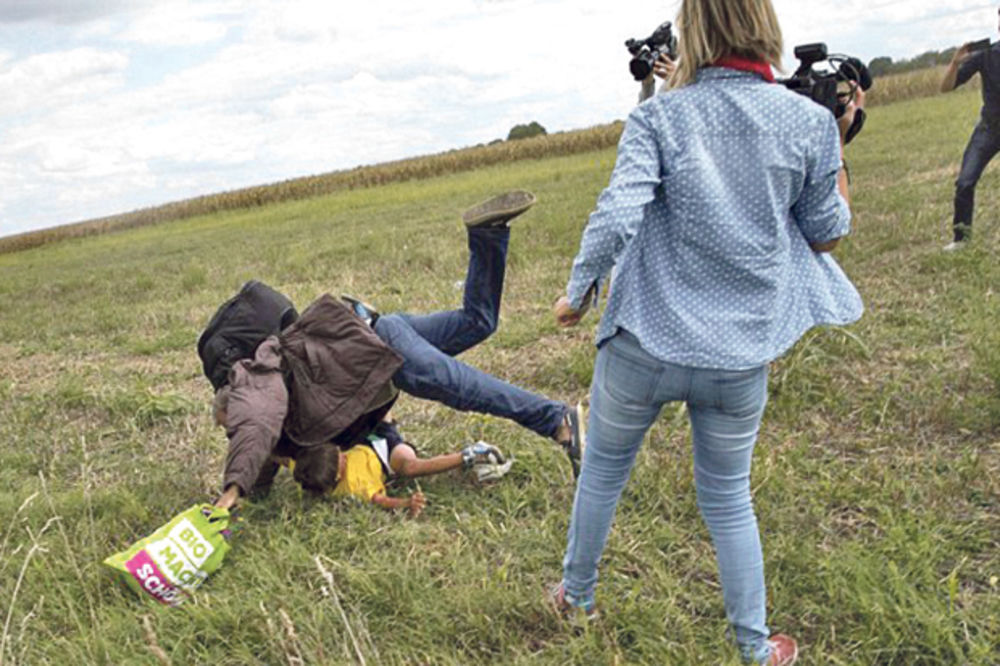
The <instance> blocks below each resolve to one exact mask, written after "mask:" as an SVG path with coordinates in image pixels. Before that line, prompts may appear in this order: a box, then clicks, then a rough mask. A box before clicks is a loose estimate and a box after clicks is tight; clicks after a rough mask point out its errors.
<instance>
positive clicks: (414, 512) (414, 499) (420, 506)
mask: <svg viewBox="0 0 1000 666" xmlns="http://www.w3.org/2000/svg"><path fill="white" fill-rule="evenodd" d="M426 506H427V498H426V497H424V493H423V491H420V490H418V491H417V492H415V493H413V494H412V495H410V518H416V517H417V516H419V515H420V514H421V513H423V510H424V507H426Z"/></svg>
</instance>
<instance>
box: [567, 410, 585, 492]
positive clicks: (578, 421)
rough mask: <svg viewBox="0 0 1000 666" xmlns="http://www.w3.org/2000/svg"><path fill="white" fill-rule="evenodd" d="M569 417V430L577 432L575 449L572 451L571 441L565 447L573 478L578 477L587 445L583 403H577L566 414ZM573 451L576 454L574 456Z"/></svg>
mask: <svg viewBox="0 0 1000 666" xmlns="http://www.w3.org/2000/svg"><path fill="white" fill-rule="evenodd" d="M567 417H568V419H569V427H570V430H571V431H573V432H575V433H576V434H577V437H576V451H573V444H572V441H571V442H570V445H569V446H568V447H567V448H566V455H568V456H569V462H570V464H571V465H572V466H573V478H574V479H578V478H580V467H581V465H583V451H584V449H585V448H586V446H587V430H586V425H585V424H586V420H585V419H584V415H583V405H581V404H580V403H577V405H576V407H573V408H572V409H571V410H570V411H569V414H567ZM574 453H575V454H576V455H575V456H574Z"/></svg>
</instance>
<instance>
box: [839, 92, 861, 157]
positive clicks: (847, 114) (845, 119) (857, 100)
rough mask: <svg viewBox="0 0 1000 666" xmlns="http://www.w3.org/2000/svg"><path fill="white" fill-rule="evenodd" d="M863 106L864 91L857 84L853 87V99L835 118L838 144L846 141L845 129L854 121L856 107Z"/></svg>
mask: <svg viewBox="0 0 1000 666" xmlns="http://www.w3.org/2000/svg"><path fill="white" fill-rule="evenodd" d="M863 108H865V91H864V90H862V89H861V86H858V87H856V88H855V89H854V99H853V100H851V101H850V102H848V103H847V107H846V108H845V109H844V113H843V115H841V116H840V118H837V127H838V128H839V129H840V145H841V146H843V145H844V144H845V143H847V130H849V129H850V128H851V124H852V123H854V116H856V115H857V113H858V109H863Z"/></svg>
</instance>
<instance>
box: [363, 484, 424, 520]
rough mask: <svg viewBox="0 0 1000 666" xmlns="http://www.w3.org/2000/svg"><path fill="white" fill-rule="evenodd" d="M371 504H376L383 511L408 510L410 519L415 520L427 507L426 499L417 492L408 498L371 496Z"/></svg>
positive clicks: (379, 494)
mask: <svg viewBox="0 0 1000 666" xmlns="http://www.w3.org/2000/svg"><path fill="white" fill-rule="evenodd" d="M372 504H377V505H378V506H380V507H382V508H383V509H389V510H392V509H409V510H410V517H412V518H416V517H417V516H419V515H420V512H422V511H423V510H424V507H425V506H427V498H426V497H424V494H423V493H422V492H421V491H419V490H418V491H417V492H415V493H413V494H412V495H410V496H409V497H388V496H387V495H384V494H382V493H375V494H374V495H372Z"/></svg>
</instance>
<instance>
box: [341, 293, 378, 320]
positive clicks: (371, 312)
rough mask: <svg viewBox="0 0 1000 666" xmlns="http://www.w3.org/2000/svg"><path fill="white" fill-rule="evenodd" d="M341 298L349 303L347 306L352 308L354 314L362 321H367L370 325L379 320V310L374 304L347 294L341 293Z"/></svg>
mask: <svg viewBox="0 0 1000 666" xmlns="http://www.w3.org/2000/svg"><path fill="white" fill-rule="evenodd" d="M340 300H342V301H344V302H345V303H347V307H349V308H351V310H352V311H353V312H354V314H356V315H358V317H360V318H361V321H363V322H365V323H366V324H368V325H369V326H372V327H374V326H375V322H376V321H378V317H379V315H378V310H376V309H375V308H374V307H373V306H371V305H369V304H368V303H365V302H364V301H362V300H359V299H357V298H354V297H353V296H348V295H347V294H341V295H340Z"/></svg>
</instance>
